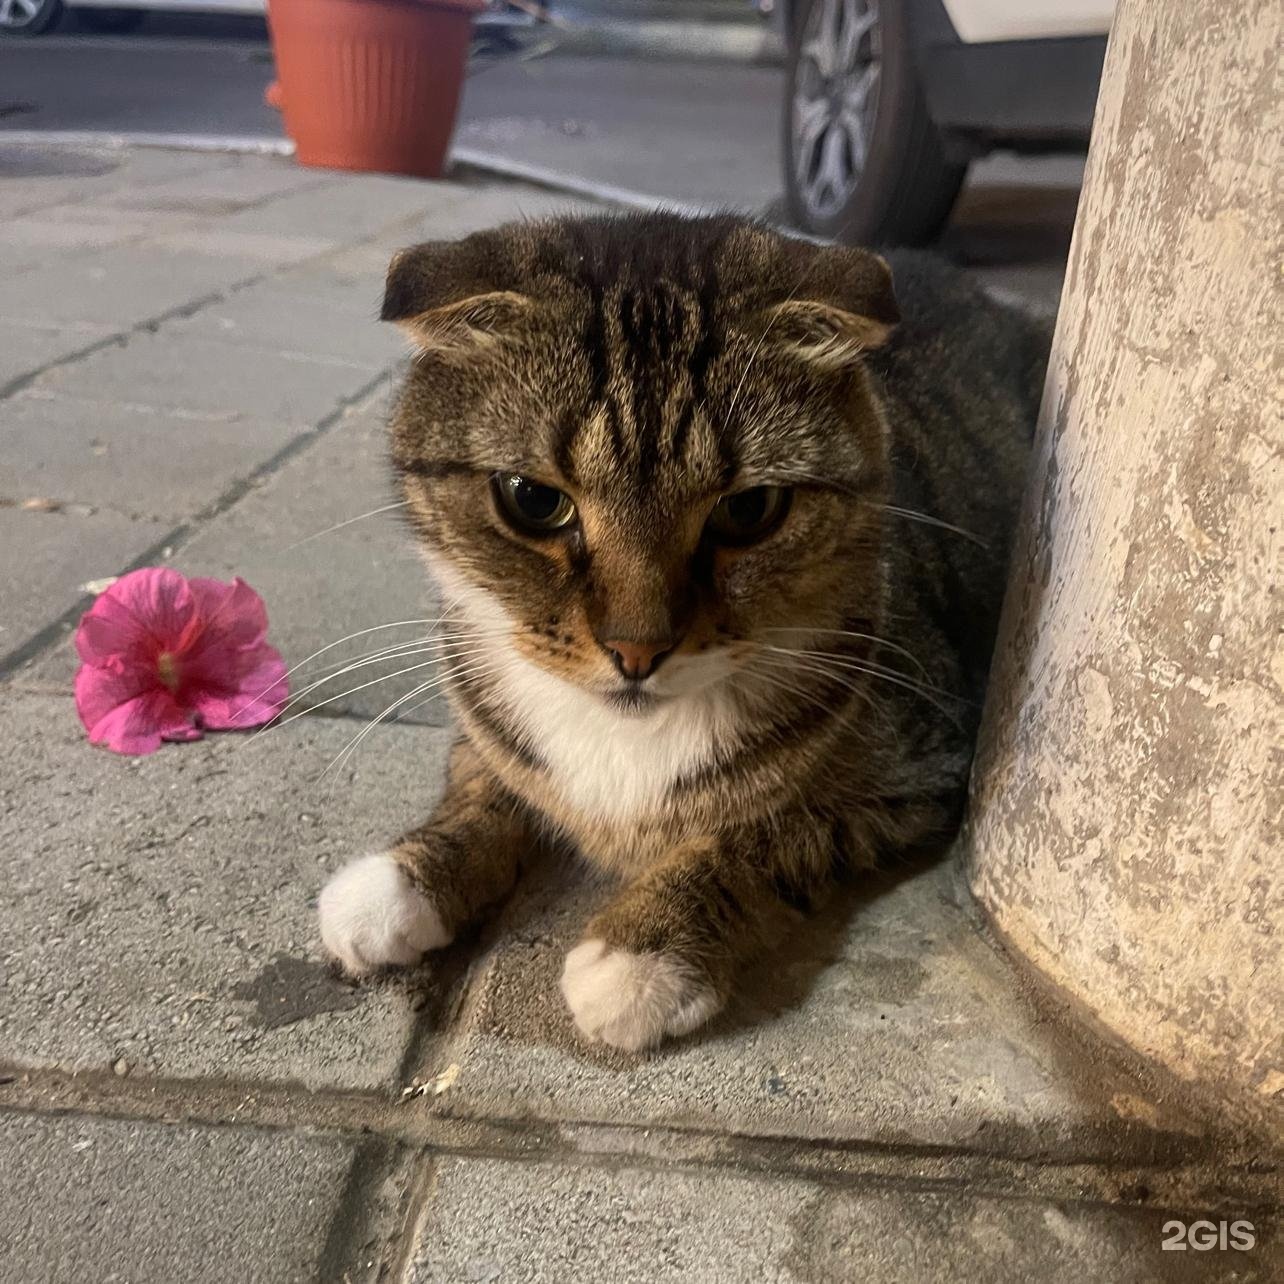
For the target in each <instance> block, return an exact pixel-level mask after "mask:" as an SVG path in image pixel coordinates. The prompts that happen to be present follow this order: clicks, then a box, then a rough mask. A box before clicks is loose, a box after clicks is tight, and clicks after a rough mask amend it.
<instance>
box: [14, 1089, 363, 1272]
mask: <svg viewBox="0 0 1284 1284" xmlns="http://www.w3.org/2000/svg"><path fill="white" fill-rule="evenodd" d="M0 1091H3V1090H2V1089H0ZM352 1164H353V1148H352V1146H351V1145H350V1144H349V1143H347V1142H343V1141H336V1140H332V1139H329V1138H321V1137H310V1136H307V1135H300V1134H288V1133H281V1132H276V1133H266V1132H260V1131H258V1130H256V1129H251V1128H220V1129H214V1128H188V1127H182V1126H166V1125H163V1124H143V1123H130V1122H127V1121H123V1120H121V1121H114V1120H113V1121H104V1120H97V1119H92V1118H87V1117H84V1116H75V1115H72V1116H65V1117H61V1118H49V1117H43V1118H42V1117H39V1116H32V1115H23V1114H16V1113H3V1114H0V1169H2V1170H3V1171H4V1174H5V1180H4V1182H3V1183H0V1280H3V1281H4V1284H87V1282H88V1281H94V1282H95V1284H110V1282H113V1281H114V1282H118V1284H125V1282H126V1281H128V1284H174V1281H176V1280H181V1281H183V1284H224V1282H225V1284H244V1281H247V1280H253V1281H254V1282H255V1284H311V1282H312V1281H314V1280H318V1279H321V1278H324V1275H325V1266H326V1263H325V1261H324V1254H325V1249H326V1242H327V1230H328V1228H329V1225H330V1223H331V1221H332V1220H333V1218H334V1217H335V1215H336V1213H337V1212H338V1210H339V1207H340V1202H341V1199H342V1195H343V1190H344V1183H345V1180H346V1178H347V1175H348V1173H349V1171H350V1170H351V1168H352Z"/></svg>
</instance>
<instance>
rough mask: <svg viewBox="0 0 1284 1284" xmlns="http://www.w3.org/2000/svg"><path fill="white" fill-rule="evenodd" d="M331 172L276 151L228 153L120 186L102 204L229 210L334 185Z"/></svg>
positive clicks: (192, 211)
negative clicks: (212, 162) (216, 160)
mask: <svg viewBox="0 0 1284 1284" xmlns="http://www.w3.org/2000/svg"><path fill="white" fill-rule="evenodd" d="M335 185H336V183H335V179H334V176H333V175H331V174H327V173H324V172H318V171H316V170H307V169H304V168H303V167H302V166H299V165H296V164H294V163H293V162H292V161H290V160H287V159H285V158H284V157H280V156H229V157H228V158H227V163H224V164H220V165H218V166H213V167H211V166H207V167H205V168H204V169H199V170H196V171H194V172H191V173H185V174H179V175H175V176H174V177H172V178H168V179H165V180H163V181H162V182H154V183H148V184H146V185H142V186H130V187H124V188H120V189H118V190H115V191H113V192H111V193H110V194H108V195H105V196H103V197H102V198H101V202H102V204H105V205H111V206H114V207H116V208H118V209H127V210H161V211H175V212H179V213H187V214H235V213H237V212H238V211H239V210H243V209H248V208H250V207H251V206H258V205H266V204H268V203H270V202H271V201H272V200H273V199H275V198H277V197H281V196H285V195H287V194H288V193H291V192H297V191H307V190H317V189H321V188H325V187H330V186H335Z"/></svg>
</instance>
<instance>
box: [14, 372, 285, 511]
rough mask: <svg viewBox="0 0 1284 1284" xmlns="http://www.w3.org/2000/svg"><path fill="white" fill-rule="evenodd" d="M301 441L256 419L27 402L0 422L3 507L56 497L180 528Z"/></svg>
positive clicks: (35, 396) (23, 398)
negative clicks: (8, 502) (18, 501)
mask: <svg viewBox="0 0 1284 1284" xmlns="http://www.w3.org/2000/svg"><path fill="white" fill-rule="evenodd" d="M234 371H235V363H234V362H233V363H225V369H224V376H225V377H226V376H227V375H228V374H229V373H231V374H233V381H234ZM301 431H303V430H302V429H301V428H300V426H299V425H298V424H296V423H286V422H280V421H278V422H275V423H273V422H265V421H264V420H262V419H258V418H249V417H248V416H237V417H216V416H211V415H209V414H205V415H201V416H196V415H193V414H190V413H184V412H183V411H182V410H174V409H164V408H157V407H153V406H143V405H122V404H120V403H119V402H112V401H82V400H80V399H79V398H75V397H57V396H49V395H48V394H46V393H43V392H42V391H40V390H37V391H36V392H35V393H31V392H28V393H25V394H19V395H18V396H14V397H10V398H9V399H8V400H7V401H6V402H5V403H4V413H3V417H2V419H0V478H3V481H2V482H0V486H2V487H3V491H2V492H0V498H4V499H14V498H26V497H28V496H33V495H38V496H47V497H50V498H55V499H57V500H59V501H60V502H63V503H66V504H72V505H84V506H88V507H94V508H106V509H112V510H114V511H116V512H118V513H126V514H130V515H145V516H147V517H151V518H164V519H167V520H168V521H169V522H170V523H171V524H177V523H178V522H179V521H181V520H183V519H185V518H188V517H191V516H192V515H193V514H194V513H196V512H199V511H200V510H201V509H202V508H204V507H205V506H206V505H207V504H209V503H210V502H211V501H212V500H215V499H217V498H218V497H219V496H220V495H221V494H223V493H224V492H225V491H226V490H227V489H228V487H229V486H231V485H232V484H233V482H235V481H236V480H237V479H238V478H241V477H244V476H246V475H247V474H249V473H252V472H253V471H254V469H255V468H257V467H258V466H259V465H260V464H262V463H263V462H265V461H266V460H268V459H270V458H271V457H272V455H274V454H275V453H276V452H277V451H278V450H279V449H280V448H281V447H282V446H283V445H285V443H286V442H287V441H289V440H290V439H291V438H292V437H294V436H296V435H297V434H298V433H300V432H301Z"/></svg>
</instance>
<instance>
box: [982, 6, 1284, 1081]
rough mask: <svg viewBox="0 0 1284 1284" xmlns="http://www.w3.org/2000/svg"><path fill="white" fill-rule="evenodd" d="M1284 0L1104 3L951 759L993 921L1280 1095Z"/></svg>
mask: <svg viewBox="0 0 1284 1284" xmlns="http://www.w3.org/2000/svg"><path fill="white" fill-rule="evenodd" d="M1282 15H1284V6H1281V5H1280V3H1279V0H1231V2H1229V3H1227V4H1224V5H1214V6H1207V5H1193V4H1188V3H1185V2H1184V0H1123V3H1122V4H1121V6H1120V9H1119V12H1118V14H1117V17H1116V22H1115V29H1114V32H1113V34H1112V37H1111V44H1110V51H1109V54H1108V57H1107V60H1106V71H1105V78H1104V81H1103V85H1102V91H1101V100H1100V102H1099V103H1098V107H1097V118H1096V127H1095V131H1094V136H1093V143H1092V152H1091V156H1090V158H1089V163H1088V170H1087V176H1086V180H1085V185H1084V192H1083V198H1082V202H1081V205H1080V209H1079V217H1078V223H1077V226H1076V230H1075V239H1074V244H1073V247H1072V249H1071V257H1070V266H1069V271H1068V274H1067V280H1066V288H1065V295H1064V297H1063V300H1062V308H1061V313H1060V316H1059V318H1058V325H1057V334H1056V339H1055V342H1054V349H1053V358H1052V364H1051V367H1050V369H1049V374H1048V384H1047V389H1046V392H1045V397H1044V405H1043V415H1042V422H1041V425H1040V435H1039V443H1038V448H1037V452H1036V462H1035V465H1034V472H1033V480H1032V485H1031V492H1030V495H1029V497H1028V501H1027V507H1026V513H1025V516H1024V518H1023V523H1022V531H1021V535H1020V538H1019V540H1018V547H1017V554H1016V558H1015V561H1014V571H1013V580H1012V584H1011V585H1010V588H1009V593H1008V601H1007V605H1006V608H1005V615H1004V622H1003V627H1002V631H1001V635H1000V641H999V649H998V653H997V656H996V662H995V673H994V679H993V682H992V688H991V695H990V703H989V706H988V708H987V711H986V718H985V725H984V728H983V732H982V742H981V748H980V753H979V756H978V760H977V769H976V772H975V775H974V785H973V799H972V809H971V813H970V817H969V827H968V831H969V832H968V845H969V861H970V875H971V880H972V885H973V887H974V889H975V891H976V893H977V895H978V896H979V897H980V899H981V900H982V902H983V903H984V904H985V905H986V907H987V908H988V910H989V911H990V913H991V914H992V915H993V917H994V919H995V921H996V923H997V924H998V926H999V927H1000V928H1001V930H1002V931H1003V932H1004V933H1005V935H1006V936H1007V937H1008V939H1009V940H1010V941H1011V942H1012V943H1013V944H1014V945H1015V946H1016V947H1017V948H1019V949H1021V950H1022V951H1024V952H1025V953H1026V954H1027V955H1028V957H1029V958H1030V959H1031V961H1032V962H1033V963H1034V964H1035V965H1037V966H1038V967H1039V968H1040V969H1042V970H1043V971H1044V972H1046V973H1047V974H1048V975H1049V976H1050V977H1051V978H1052V979H1053V980H1054V981H1056V982H1057V983H1058V984H1059V985H1061V986H1063V987H1065V989H1067V990H1069V991H1070V992H1072V993H1073V994H1074V995H1075V996H1076V997H1077V998H1079V999H1080V1000H1082V1001H1083V1002H1084V1003H1086V1004H1087V1005H1088V1007H1089V1008H1090V1009H1091V1010H1092V1011H1093V1012H1094V1013H1095V1014H1096V1015H1097V1016H1098V1017H1099V1018H1100V1019H1101V1020H1102V1021H1103V1022H1104V1023H1105V1024H1106V1025H1107V1026H1109V1027H1110V1028H1112V1029H1113V1030H1115V1031H1116V1032H1117V1033H1118V1034H1119V1035H1121V1036H1122V1037H1123V1038H1124V1039H1126V1040H1127V1041H1128V1042H1130V1043H1131V1044H1133V1045H1134V1046H1135V1047H1137V1048H1138V1049H1140V1050H1141V1051H1143V1052H1145V1053H1146V1054H1148V1055H1150V1056H1152V1057H1155V1058H1157V1059H1158V1060H1160V1061H1162V1062H1164V1063H1165V1064H1167V1065H1168V1066H1170V1067H1171V1068H1172V1069H1174V1070H1176V1071H1177V1072H1179V1073H1180V1074H1181V1075H1183V1076H1184V1077H1186V1078H1189V1079H1197V1080H1201V1081H1204V1082H1207V1083H1211V1084H1215V1085H1217V1086H1218V1087H1219V1088H1221V1089H1222V1090H1223V1091H1230V1092H1232V1093H1234V1094H1236V1095H1240V1096H1245V1094H1251V1098H1249V1097H1247V1096H1245V1099H1252V1100H1255V1101H1256V1102H1257V1103H1258V1104H1262V1105H1264V1104H1266V1103H1268V1102H1271V1103H1272V1104H1275V1105H1278V1104H1280V1103H1284V1049H1282V1047H1281V1040H1282V1039H1284V957H1282V950H1281V944H1282V942H1284V900H1282V896H1281V891H1282V889H1281V883H1282V882H1284V875H1282V870H1281V863H1282V858H1281V853H1282V849H1284V834H1282V831H1281V810H1282V805H1284V804H1282V796H1284V780H1282V775H1284V772H1282V769H1281V764H1282V757H1281V749H1282V746H1284V706H1282V702H1281V697H1282V694H1284V693H1282V690H1281V688H1282V687H1284V649H1282V648H1281V632H1280V631H1281V615H1280V611H1279V606H1278V598H1277V596H1275V593H1276V589H1275V584H1274V581H1275V579H1276V578H1277V576H1278V571H1279V567H1280V554H1281V538H1280V524H1281V520H1282V518H1284V514H1282V513H1281V508H1282V507H1284V503H1282V498H1284V483H1282V478H1281V455H1282V454H1284V434H1282V431H1281V426H1282V423H1284V400H1282V396H1281V388H1282V385H1284V369H1282V362H1281V335H1282V334H1284V327H1282V326H1281V321H1282V320H1284V309H1282V308H1281V299H1282V296H1284V276H1282V271H1284V252H1282V251H1284V237H1282V234H1281V214H1282V209H1284V205H1282V195H1284V194H1282V192H1281V175H1284V156H1282V154H1281V139H1282V138H1284V106H1282V103H1284V95H1282V92H1281V91H1282V86H1281V77H1280V53H1279V51H1280V49H1281V47H1284V31H1282V30H1281V27H1282V25H1284V24H1282V21H1281V19H1282Z"/></svg>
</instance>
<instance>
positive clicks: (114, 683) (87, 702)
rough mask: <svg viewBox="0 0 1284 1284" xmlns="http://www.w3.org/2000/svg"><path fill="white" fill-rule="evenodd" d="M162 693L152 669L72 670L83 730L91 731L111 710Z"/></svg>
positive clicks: (88, 667)
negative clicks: (150, 694) (152, 693)
mask: <svg viewBox="0 0 1284 1284" xmlns="http://www.w3.org/2000/svg"><path fill="white" fill-rule="evenodd" d="M162 689H163V688H162V687H161V685H160V682H159V680H158V679H157V676H156V670H155V668H152V669H150V670H148V669H146V668H141V667H138V666H134V665H130V666H125V667H122V666H119V665H117V666H116V667H113V668H99V667H98V666H97V665H92V664H82V665H81V666H80V668H79V669H77V670H76V712H77V713H78V714H80V720H81V722H83V723H84V724H85V730H86V731H92V730H93V728H94V727H95V726H97V724H98V723H100V722H101V721H102V720H103V719H104V718H105V717H106V716H107V715H108V714H109V713H111V711H112V710H113V709H117V708H119V707H120V706H121V705H122V704H127V703H128V702H129V701H130V700H134V699H136V698H137V697H138V696H141V695H146V694H148V693H149V692H152V691H160V690H162Z"/></svg>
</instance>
